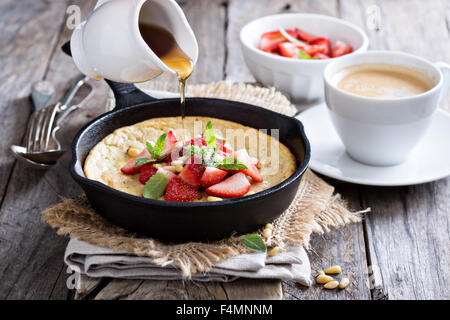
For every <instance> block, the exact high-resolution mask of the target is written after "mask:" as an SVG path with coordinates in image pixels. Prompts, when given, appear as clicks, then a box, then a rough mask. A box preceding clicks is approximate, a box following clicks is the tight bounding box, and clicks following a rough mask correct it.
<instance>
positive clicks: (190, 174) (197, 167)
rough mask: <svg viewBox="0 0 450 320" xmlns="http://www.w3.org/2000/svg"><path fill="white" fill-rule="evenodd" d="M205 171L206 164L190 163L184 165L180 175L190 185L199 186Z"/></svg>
mask: <svg viewBox="0 0 450 320" xmlns="http://www.w3.org/2000/svg"><path fill="white" fill-rule="evenodd" d="M204 171H205V166H204V165H202V164H195V163H190V164H187V165H185V166H184V168H183V171H181V172H180V174H179V175H178V177H179V178H180V179H181V180H183V181H184V182H185V183H187V184H188V185H190V186H192V187H194V188H198V187H199V186H200V180H201V179H202V175H203V172H204Z"/></svg>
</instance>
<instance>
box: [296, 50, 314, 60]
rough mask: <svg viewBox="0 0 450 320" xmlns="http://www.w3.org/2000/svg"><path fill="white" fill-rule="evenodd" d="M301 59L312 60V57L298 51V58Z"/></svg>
mask: <svg viewBox="0 0 450 320" xmlns="http://www.w3.org/2000/svg"><path fill="white" fill-rule="evenodd" d="M297 57H298V58H299V59H312V57H311V56H310V55H309V54H307V53H306V52H305V51H303V50H300V49H299V50H298V56H297Z"/></svg>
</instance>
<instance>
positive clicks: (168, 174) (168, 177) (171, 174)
mask: <svg viewBox="0 0 450 320" xmlns="http://www.w3.org/2000/svg"><path fill="white" fill-rule="evenodd" d="M156 173H162V174H163V175H165V176H166V177H167V180H168V181H170V180H172V179H173V178H175V177H176V176H177V175H176V174H175V173H173V172H171V171H169V170H166V169H164V168H162V167H161V168H159V169H158V171H156Z"/></svg>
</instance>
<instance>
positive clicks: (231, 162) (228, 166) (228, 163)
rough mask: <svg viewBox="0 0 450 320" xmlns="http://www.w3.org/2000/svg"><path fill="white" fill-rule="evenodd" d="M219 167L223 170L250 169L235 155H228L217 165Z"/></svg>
mask: <svg viewBox="0 0 450 320" xmlns="http://www.w3.org/2000/svg"><path fill="white" fill-rule="evenodd" d="M217 168H219V169H223V170H240V169H248V168H247V166H246V165H245V164H243V163H242V162H240V161H238V159H236V158H234V157H228V158H225V159H223V161H222V163H220V164H218V165H217Z"/></svg>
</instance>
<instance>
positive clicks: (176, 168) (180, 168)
mask: <svg viewBox="0 0 450 320" xmlns="http://www.w3.org/2000/svg"><path fill="white" fill-rule="evenodd" d="M181 171H183V166H182V165H177V166H175V172H178V173H180V172H181Z"/></svg>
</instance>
